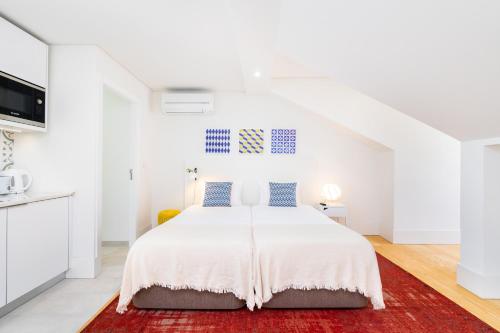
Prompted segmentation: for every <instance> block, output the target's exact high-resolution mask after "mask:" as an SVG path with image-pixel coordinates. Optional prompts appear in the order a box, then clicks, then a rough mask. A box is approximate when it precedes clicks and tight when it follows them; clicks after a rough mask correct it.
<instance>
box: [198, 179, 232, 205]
mask: <svg viewBox="0 0 500 333" xmlns="http://www.w3.org/2000/svg"><path fill="white" fill-rule="evenodd" d="M232 187H233V183H231V182H206V183H205V198H204V199H203V207H231V188H232Z"/></svg>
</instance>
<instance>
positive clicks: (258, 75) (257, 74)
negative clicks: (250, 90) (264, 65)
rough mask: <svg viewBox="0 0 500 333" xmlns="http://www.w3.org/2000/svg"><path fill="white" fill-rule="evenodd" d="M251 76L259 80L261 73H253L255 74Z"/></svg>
mask: <svg viewBox="0 0 500 333" xmlns="http://www.w3.org/2000/svg"><path fill="white" fill-rule="evenodd" d="M253 76H254V77H256V78H259V77H261V76H262V73H261V72H260V71H255V72H254V73H253Z"/></svg>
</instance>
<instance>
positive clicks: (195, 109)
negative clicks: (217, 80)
mask: <svg viewBox="0 0 500 333" xmlns="http://www.w3.org/2000/svg"><path fill="white" fill-rule="evenodd" d="M213 108H214V96H213V95H212V94H208V93H168V92H167V93H163V94H162V96H161V110H162V112H163V113H165V114H204V113H207V112H210V111H212V110H213Z"/></svg>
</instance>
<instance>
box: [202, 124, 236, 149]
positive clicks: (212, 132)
mask: <svg viewBox="0 0 500 333" xmlns="http://www.w3.org/2000/svg"><path fill="white" fill-rule="evenodd" d="M230 150H231V130H230V129H220V128H219V129H207V130H206V132H205V153H207V154H229V152H230Z"/></svg>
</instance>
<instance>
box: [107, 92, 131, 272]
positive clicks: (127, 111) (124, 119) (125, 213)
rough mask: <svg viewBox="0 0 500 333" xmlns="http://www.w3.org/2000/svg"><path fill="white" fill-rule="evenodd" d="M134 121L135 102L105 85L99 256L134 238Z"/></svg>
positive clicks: (127, 244)
mask: <svg viewBox="0 0 500 333" xmlns="http://www.w3.org/2000/svg"><path fill="white" fill-rule="evenodd" d="M135 124H136V122H135V110H134V103H133V102H132V101H131V100H129V99H128V98H126V97H125V96H123V95H121V94H120V93H118V92H116V91H115V90H113V89H112V88H109V87H107V86H104V87H103V93H102V164H101V167H102V177H101V183H102V194H101V202H102V207H101V219H100V221H101V223H100V224H101V225H100V228H99V229H100V235H98V240H100V242H99V243H100V244H98V245H99V248H98V254H99V255H98V257H99V259H100V258H102V257H103V256H106V255H109V254H110V253H111V254H112V253H114V252H120V251H122V250H123V248H124V247H129V246H130V245H131V244H132V243H133V242H134V241H135V237H136V213H135V202H136V200H135V197H136V196H135V184H134V183H135V182H134V181H135V179H134V166H135V158H136V153H135V147H136V144H135V138H136V135H135V134H136V132H135V131H136V129H135ZM99 264H102V263H99ZM99 266H100V265H99Z"/></svg>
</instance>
